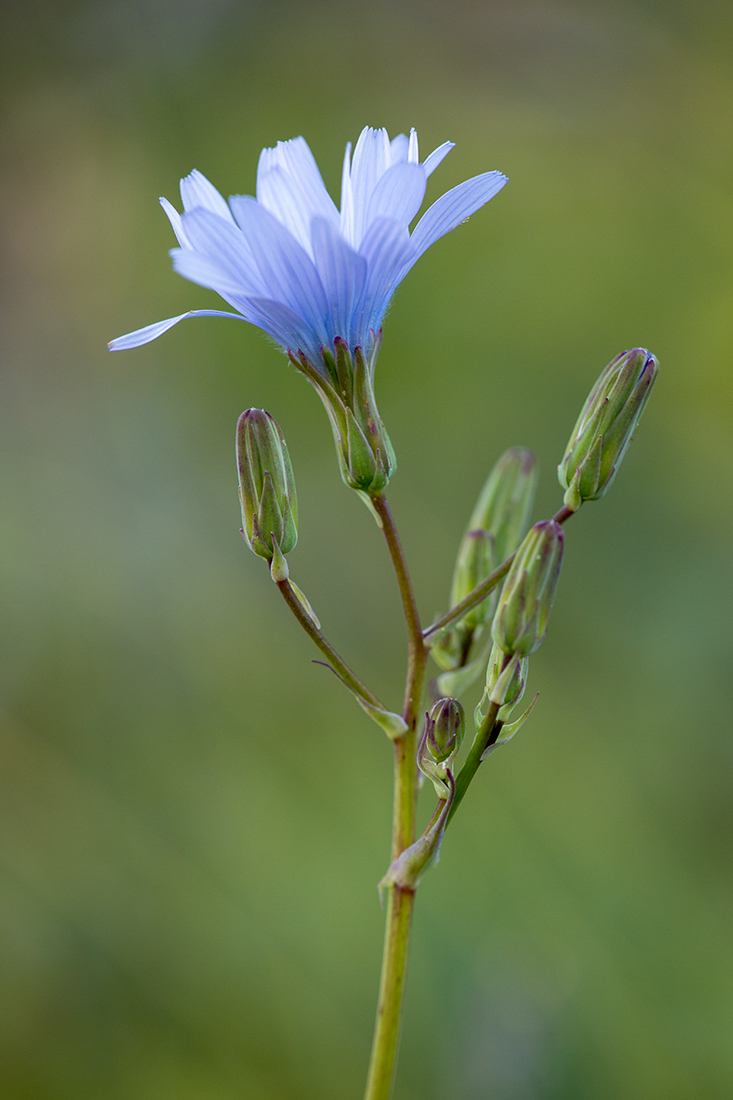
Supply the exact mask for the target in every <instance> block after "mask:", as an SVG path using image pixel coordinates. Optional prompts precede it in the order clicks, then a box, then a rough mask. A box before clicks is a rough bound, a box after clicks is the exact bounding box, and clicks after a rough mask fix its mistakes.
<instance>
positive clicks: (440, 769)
mask: <svg viewBox="0 0 733 1100" xmlns="http://www.w3.org/2000/svg"><path fill="white" fill-rule="evenodd" d="M465 728H466V718H465V714H464V712H463V707H462V706H461V704H460V703H459V702H458V700H457V699H439V700H438V701H437V703H433V705H432V707H431V708H430V711H429V713H428V714H426V715H425V726H424V729H423V732H422V736H421V738H420V744H419V745H418V750H417V763H418V767H419V768H420V771H421V772H422V773H423V775H427V776H428V777H429V778H430V779H432V781H433V785H434V787H435V790H436V792H437V794H438V797H439V798H447V797H448V794H449V786H448V784H447V782H446V777H447V772H448V768H449V767H450V765H451V763H452V762H453V760H454V759H455V757H456V755H457V754H458V750H459V749H460V747H461V744H462V742H463V734H464V731H465Z"/></svg>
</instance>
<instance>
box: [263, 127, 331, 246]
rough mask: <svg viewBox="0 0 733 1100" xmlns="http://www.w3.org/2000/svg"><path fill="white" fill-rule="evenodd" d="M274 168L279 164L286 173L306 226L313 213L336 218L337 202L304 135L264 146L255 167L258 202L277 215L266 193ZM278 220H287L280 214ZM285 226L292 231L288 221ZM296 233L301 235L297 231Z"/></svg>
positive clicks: (317, 215) (329, 218)
mask: <svg viewBox="0 0 733 1100" xmlns="http://www.w3.org/2000/svg"><path fill="white" fill-rule="evenodd" d="M275 168H281V169H282V171H283V172H284V173H285V175H286V176H288V177H289V179H290V181H291V186H292V188H293V191H294V193H295V195H296V196H297V198H298V200H299V203H300V206H301V208H302V209H303V211H304V215H305V222H306V226H310V220H311V218H313V217H320V218H327V219H328V220H329V221H332V222H334V223H337V222H338V217H339V214H338V210H337V209H336V204H335V203H334V201H333V199H332V198H331V196H330V195H329V193H328V191H327V190H326V186H325V184H324V182H323V179H322V177H321V173H320V172H319V170H318V165H317V164H316V160H315V157H314V156H313V154H312V153H311V151H310V148H309V146H308V142H307V141H306V140H305V138H302V137H296V138H293V139H292V140H291V141H279V142H278V143H277V145H276V146H275V148H274V149H263V150H262V153H261V155H260V161H259V165H258V167H257V201H258V202H261V203H262V205H263V206H264V207H265V208H266V209H268V210H269V211H270V213H272V214H274V215H275V217H276V218H280V214H279V211H278V209H277V207H276V206H271V205H270V203H269V201H268V200H269V193H268V189H267V185H266V177H267V175H268V174H269V173H270V172H271V171H272V170H273V169H275ZM280 220H281V221H283V224H287V223H286V222H284V220H283V219H282V218H281V219H280ZM288 228H289V229H291V232H292V227H291V226H289V225H288ZM296 236H298V239H300V234H296ZM306 236H307V234H306Z"/></svg>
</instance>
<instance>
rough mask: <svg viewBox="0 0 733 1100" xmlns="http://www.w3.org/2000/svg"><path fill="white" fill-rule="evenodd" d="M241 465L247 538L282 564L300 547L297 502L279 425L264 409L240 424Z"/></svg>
mask: <svg viewBox="0 0 733 1100" xmlns="http://www.w3.org/2000/svg"><path fill="white" fill-rule="evenodd" d="M237 465H238V468H239V499H240V502H241V505H242V531H243V533H244V537H245V538H246V540H247V542H248V544H249V546H250V547H251V549H252V550H253V551H254V552H255V554H259V556H260V557H261V558H266V559H267V560H268V561H271V560H272V557H273V555H276V556H277V557H278V559H279V558H280V557H282V555H283V554H288V553H289V552H290V551H291V550H292V549H293V547H294V546H295V544H296V542H297V541H298V501H297V498H296V494H295V479H294V478H293V468H292V466H291V464H290V456H289V454H288V448H287V444H286V443H285V440H284V439H283V434H282V432H281V430H280V425H279V424H278V423H277V421H276V420H274V419H273V417H271V416H270V414H269V413H266V412H264V410H262V409H248V410H247V411H246V412H243V413H242V415H241V416H240V418H239V420H238V422H237Z"/></svg>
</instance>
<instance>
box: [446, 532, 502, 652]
mask: <svg viewBox="0 0 733 1100" xmlns="http://www.w3.org/2000/svg"><path fill="white" fill-rule="evenodd" d="M497 565H499V559H498V557H497V553H496V540H495V538H494V536H493V535H492V533H491V532H490V531H486V530H484V528H481V527H479V528H476V529H475V530H469V531H467V532H466V534H465V535H464V536H463V539H462V541H461V545H460V547H459V550H458V557H457V559H456V567H455V570H454V572H453V584H452V585H451V590H450V602H451V606H452V607H455V605H456V604H457V603H460V602H461V600H462V599H464V598H465V597H466V596H467V595H468V593H469V592H470V591H471V589H473V588H475V587H476V585H477V584H480V583H481V581H483V580H486V578H487V577H488V575H489V573H491V572H492V571H493V570H494V569H495V568H496V567H497ZM492 595H493V593H492ZM495 606H496V603H495V600H493V599H492V598H491V596H489V597H488V599H486V600H484V601H483V603H480V604H479V605H478V607H474V608H473V609H472V610H471V611H469V613H468V614H467V615H466V617H465V618H464V619H463V623H464V624H465V626H466V627H467V628H468V629H469V630H475V629H476V627H477V626H479V625H480V624H481V623H486V622H490V620H491V616H492V615H493V613H494V607H495Z"/></svg>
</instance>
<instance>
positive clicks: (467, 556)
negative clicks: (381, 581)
mask: <svg viewBox="0 0 733 1100" xmlns="http://www.w3.org/2000/svg"><path fill="white" fill-rule="evenodd" d="M451 148H452V144H451V143H450V142H446V143H445V144H443V145H441V146H440V147H439V148H438V149H436V150H435V152H433V153H431V154H430V156H429V157H427V159H426V160H425V161H423V162H422V163H421V162H420V158H419V154H418V145H417V135H416V134H415V132H414V130H413V131H412V132H411V134H410V136H409V137H406V136H405V135H404V134H401V135H399V136H398V137H396V138H394V139H393V140H392V141H390V140H389V138H388V135H387V133H386V131H385V130H372V129H369V128H367V129H365V130H364V131H363V132H362V134H361V136H360V138H359V140H358V142H357V144H356V147H355V149H354V154H353V157H352V156H351V150H350V147H349V146H347V150H346V157H345V161H344V168H343V176H342V187H341V209H340V210H338V209H337V208H336V205H335V203H334V202H333V201H332V199H331V198H330V196H329V194H328V192H327V191H326V188H325V186H324V184H323V181H322V179H321V176H320V173H319V171H318V168H317V166H316V163H315V160H314V159H313V156H312V155H311V152H310V150H309V148H308V146H307V145H306V143H305V141H304V140H303V138H295V139H294V140H293V141H288V142H284V143H279V144H278V145H277V146H275V148H273V149H265V150H263V152H262V155H261V157H260V164H259V169H258V174H257V195H256V198H255V197H252V196H235V197H233V198H231V199H230V200H229V202H228V203H227V202H226V201H225V200H224V199H223V198H222V196H221V195H220V194H219V192H218V191H216V189H215V188H214V187H213V186H212V185H211V184H210V183H209V182H208V180H206V179H205V177H204V176H202V175H201V174H200V173H198V172H193V173H191V175H190V176H187V177H186V179H184V180H182V181H181V198H182V200H183V207H184V211H183V214H182V215H181V214H179V213H178V212H177V211H176V210H175V209H174V208H173V207H172V206H171V204H170V203H168V202H167V200H165V199H163V200H161V202H162V203H163V206H164V208H165V210H166V213H167V214H168V217H169V218H170V220H171V224H172V226H173V229H174V232H175V234H176V236H177V238H178V243H179V247H178V248H175V249H173V251H172V253H171V255H172V257H173V264H174V267H175V269H176V270H177V271H178V272H180V274H182V275H184V276H185V277H186V278H188V279H190V280H192V281H193V282H196V283H200V284H201V285H203V286H206V287H209V288H211V289H213V290H216V291H217V292H218V293H219V294H220V295H221V296H222V297H223V298H224V299H225V300H226V301H227V302H228V303H229V305H230V306H232V308H233V309H234V310H236V312H235V313H229V312H223V311H219V310H193V311H191V312H189V313H184V314H181V315H180V316H178V317H172V318H170V319H169V320H167V321H160V322H158V323H157V324H154V325H149V326H148V327H147V328H144V329H140V330H138V331H137V332H133V333H131V334H130V335H128V336H123V337H120V338H119V339H118V340H113V341H112V343H111V344H110V347H111V348H112V350H120V349H123V348H133V347H137V346H138V345H140V344H144V343H147V342H148V341H150V340H153V339H155V338H156V337H157V336H160V335H161V334H162V333H163V332H165V331H166V330H167V329H169V328H171V327H172V326H173V325H175V324H177V322H178V321H181V320H183V319H184V318H185V317H192V316H224V317H236V318H239V319H241V320H246V321H249V322H251V323H252V324H254V325H257V326H259V327H260V328H262V329H263V330H264V331H265V332H266V333H267V334H268V335H269V336H271V337H272V338H273V339H274V340H275V341H276V342H277V343H278V344H279V345H280V346H281V347H282V348H283V349H284V350H285V351H286V352H287V354H288V356H289V358H290V360H291V361H292V362H293V363H294V365H295V366H296V367H297V368H298V370H300V371H302V373H303V374H304V375H305V376H306V377H307V378H308V379H309V381H310V382H311V383H312V384H313V386H314V387H315V388H316V390H317V391H318V393H319V395H320V397H321V399H322V401H323V403H324V405H325V407H326V410H327V412H328V415H329V419H330V422H331V426H332V429H333V433H334V438H335V440H336V446H337V453H338V460H339V467H340V470H341V475H342V477H343V479H344V481H345V482H346V484H347V485H349V486H351V487H352V488H353V489H355V490H356V491H357V492H358V493H359V494H360V495H361V497H362V498H363V499H364V500H365V501H366V503H368V505H369V507H370V508H371V509H372V511H373V513H374V514H375V516H376V518H377V520H378V522H379V524H380V526H381V527H382V529H383V532H384V536H385V539H386V543H387V547H388V550H389V553H390V556H391V558H392V562H393V565H394V569H395V573H396V577H397V582H398V586H399V592H400V596H401V600H402V606H403V611H404V615H405V621H406V625H407V635H408V651H407V674H406V680H405V691H404V698H403V704H402V709H401V711H399V712H398V711H397V710H390V709H389V707H387V706H385V705H384V704H383V703H382V702H381V700H380V699H379V698H378V697H377V696H376V695H375V694H374V692H372V691H371V690H370V688H368V687H367V686H366V685H365V684H364V682H363V681H362V680H361V679H360V678H359V677H358V676H357V675H356V674H355V673H354V672H353V671H352V669H351V668H350V667H349V666H348V665H347V664H346V662H345V661H344V660H343V658H342V657H341V656H340V655H339V654H338V653H337V651H336V650H335V649H334V647H333V646H332V645H331V643H330V642H329V641H328V639H327V637H326V636H325V634H324V632H323V630H322V628H321V624H320V622H319V620H318V617H317V616H316V613H315V611H314V610H313V608H312V607H311V605H310V603H309V602H308V600H307V598H306V596H305V595H304V594H303V592H301V590H300V589H299V588H298V587H297V585H295V583H294V582H293V581H292V580H291V579H290V570H289V564H288V561H287V559H286V555H287V554H289V553H290V552H291V551H292V550H293V549H294V548H295V545H296V542H297V537H298V531H297V522H298V510H297V499H296V491H295V478H294V475H293V469H292V465H291V460H290V457H289V454H288V449H287V446H286V444H285V439H284V436H283V433H282V431H281V429H280V426H279V425H278V424H277V422H276V421H275V420H274V418H273V417H272V416H270V414H269V413H266V412H264V411H263V410H259V409H249V410H247V411H246V412H245V413H243V414H242V416H241V417H240V420H239V423H238V427H237V461H238V474H239V487H240V498H241V504H242V525H243V531H242V533H243V535H244V537H245V540H246V542H247V544H248V545H249V547H250V548H251V549H252V550H253V552H254V553H255V554H256V555H257V556H258V557H260V558H261V559H263V560H264V561H266V562H267V566H268V568H269V570H270V575H271V577H272V579H273V581H274V582H275V583H276V585H277V587H278V588H279V590H280V592H281V594H282V596H283V598H284V599H285V601H286V603H287V604H288V606H289V608H290V610H291V611H292V612H293V614H294V616H295V618H296V619H297V620H298V622H299V623H300V625H301V626H302V627H303V629H304V630H305V631H306V633H307V634H308V635H309V637H310V638H311V639H312V640H313V642H314V643H315V645H316V646H318V648H319V650H320V652H321V653H322V654H323V656H324V657H325V659H326V663H327V664H328V666H329V667H330V668H331V669H332V671H333V672H334V673H335V674H336V675H337V676H338V678H339V679H340V680H341V681H342V683H343V684H344V685H345V686H346V687H347V688H348V689H349V691H351V692H352V694H353V695H354V697H355V698H356V699H357V701H358V702H359V704H360V705H361V706H362V707H363V709H364V710H365V711H366V713H367V714H368V715H369V716H370V717H371V718H373V719H374V721H375V722H377V724H378V725H379V726H380V727H381V728H382V729H383V730H384V732H385V733H386V734H387V735H388V737H389V738H390V741H391V743H392V746H393V752H394V779H395V797H394V815H393V829H392V852H391V860H390V863H389V866H388V869H387V872H386V874H385V876H384V877H383V879H382V880H381V883H380V884H379V885H380V893H381V892H386V895H387V921H386V935H385V945H384V955H383V961H382V979H381V984H380V992H379V1007H378V1012H377V1023H376V1028H375V1034H374V1041H373V1046H372V1057H371V1062H370V1068H369V1076H368V1081H367V1087H366V1094H365V1095H366V1100H388V1097H389V1095H390V1091H391V1084H392V1080H393V1075H394V1067H395V1057H396V1049H397V1037H398V1031H399V1022H400V1016H401V1010H402V995H403V991H404V984H405V972H406V963H407V948H408V941H409V932H410V925H411V918H412V910H413V905H414V899H415V892H416V889H417V886H418V883H419V880H420V877H421V875H422V874H423V873H424V872H425V871H426V870H428V869H429V868H430V867H431V866H433V865H434V864H435V863H437V860H438V856H439V853H440V847H441V844H442V841H443V838H444V835H445V831H446V828H447V827H448V825H449V824H450V821H451V819H452V817H453V815H454V814H455V812H456V810H457V809H458V806H459V805H460V803H461V801H462V799H463V797H464V796H465V794H466V791H467V789H468V787H469V785H470V783H471V782H472V780H473V779H474V777H475V775H476V772H477V771H478V768H479V766H480V764H481V763H482V761H484V760H486V759H487V758H488V757H490V756H491V755H492V754H493V753H494V752H495V751H496V749H498V748H499V746H501V745H505V744H506V743H507V742H508V741H509V740H510V739H511V738H512V737H513V736H514V734H515V733H516V732H517V731H518V729H519V728H520V727H521V725H522V724H523V723H524V722H525V721H526V719H527V717H528V715H529V713H530V711H531V710H532V708H533V707H534V703H535V702H536V696H535V700H533V702H532V703H531V704H530V706H529V707H528V709H527V710H526V711H525V712H524V714H522V715H521V716H520V717H519V718H516V719H514V718H513V717H512V711H513V710H514V708H515V707H517V706H518V704H519V702H520V700H521V699H522V696H523V695H524V692H525V688H526V685H527V678H528V675H529V658H530V655H531V654H532V653H534V652H535V650H536V649H537V648H538V647H539V646H540V644H541V643H542V641H543V639H544V637H545V633H546V630H547V625H548V619H549V615H550V609H551V607H552V603H553V600H554V596H555V591H556V588H557V582H558V578H559V573H560V567H561V561H562V551H563V545H564V535H563V530H562V525H563V524H564V523H565V522H566V521H567V520H568V519H569V518H570V516H572V515H573V514H574V513H575V511H577V509H578V508H579V507H580V504H581V503H582V502H583V501H584V500H594V499H599V498H600V497H601V496H602V495H603V494H604V493H605V492H606V490H607V489H608V487H609V486H610V484H611V481H612V479H613V477H614V476H615V474H616V471H617V469H618V466H619V464H620V462H621V460H622V458H623V456H624V453H625V451H626V448H627V446H628V443H629V440H630V438H631V434H632V432H633V430H634V429H635V427H636V425H637V423H638V420H639V417H640V416H641V413H642V411H643V408H644V407H645V405H646V401H647V400H648V397H649V394H650V392H651V388H652V386H653V384H654V382H655V379H656V374H657V364H656V360H654V357H653V356H650V355H649V353H648V352H646V351H644V350H643V349H634V350H633V351H632V352H627V353H624V355H623V356H621V357H617V359H616V360H614V361H613V362H612V363H611V364H610V365H609V367H607V368H606V370H605V371H604V372H603V373H602V375H601V378H600V379H599V381H598V383H597V384H596V386H595V387H594V389H593V391H592V392H591V396H590V398H589V399H588V402H586V405H585V407H584V409H583V412H582V413H581V417H580V419H579V421H578V424H577V425H576V428H575V430H574V433H573V436H572V437H571V440H570V443H569V445H568V449H567V452H566V454H565V457H564V459H563V461H562V463H561V467H560V479H561V483H562V486H563V489H564V490H566V492H565V501H564V504H563V506H562V507H561V508H560V509H559V510H558V512H557V513H556V514H555V515H554V516H553V517H552V518H551V519H549V520H545V521H541V522H540V523H536V524H535V525H534V526H533V527H532V528H531V529H530V530H529V531H528V530H527V528H528V527H529V523H530V516H531V511H532V506H533V501H534V493H535V488H536V483H537V463H536V460H535V458H534V456H533V455H532V454H531V452H529V451H527V450H525V449H524V448H512V449H511V450H509V451H507V452H505V454H504V455H502V456H501V457H500V458H499V460H498V461H497V463H496V465H495V467H494V469H493V470H492V471H491V473H490V475H489V478H488V481H487V482H486V484H485V486H484V489H483V490H482V492H481V494H480V495H479V498H478V501H477V503H476V506H475V507H474V509H473V512H472V513H471V517H470V520H469V524H468V528H467V529H466V532H465V533H464V536H463V539H462V541H461V544H460V547H459V551H458V557H457V561H456V565H455V569H454V573H453V584H452V588H451V603H452V604H453V606H452V607H450V609H449V610H448V611H447V612H446V613H445V614H444V615H442V616H441V617H440V618H439V619H437V620H436V621H435V622H434V623H433V624H432V625H431V626H428V627H423V625H422V623H421V621H420V616H419V614H418V609H417V603H416V600H415V596H414V593H413V589H412V583H411V580H410V576H409V572H408V569H407V564H406V561H405V556H404V554H403V551H402V547H401V545H400V540H399V538H398V535H397V530H396V527H395V523H394V520H393V517H392V514H391V511H390V509H389V506H388V504H387V500H386V498H385V495H384V489H385V487H386V485H387V483H388V482H389V479H390V477H391V476H392V474H393V473H394V469H395V458H394V452H393V450H392V445H391V443H390V441H389V437H388V435H387V432H386V430H385V428H384V425H383V424H382V421H381V419H380V417H379V413H378V411H377V407H376V402H375V399H374V388H373V384H374V366H375V361H376V357H377V354H378V351H379V346H380V342H381V332H382V321H383V319H384V315H385V312H386V309H387V307H388V305H389V302H390V299H391V297H392V295H393V293H394V290H395V288H396V287H397V286H398V284H399V283H400V281H401V280H402V279H403V278H404V276H405V275H406V274H407V272H408V271H409V269H410V268H411V267H412V265H413V264H414V263H415V261H416V260H417V259H418V258H419V257H420V255H421V254H422V253H423V252H424V251H425V250H426V249H427V248H428V247H429V246H430V245H431V244H432V243H433V242H434V241H436V240H438V238H439V237H441V236H443V235H444V234H445V233H448V232H449V231H450V230H451V229H454V228H455V227H456V226H457V225H458V224H459V222H462V221H464V220H465V219H466V218H467V217H469V216H470V215H471V214H472V213H474V212H475V211H476V210H478V209H479V207H481V206H482V205H483V204H484V203H486V202H487V201H488V200H489V199H490V198H492V196H493V195H495V194H496V193H497V191H499V190H500V189H501V188H502V187H503V186H504V184H505V182H506V179H505V177H504V176H503V175H501V173H500V172H486V173H483V174H482V175H480V176H476V177H474V178H473V179H470V180H467V181H466V182H465V183H462V184H460V185H459V186H458V187H455V188H453V190H452V191H448V192H447V193H446V194H444V195H443V196H442V197H441V198H439V199H438V200H437V202H435V203H434V204H433V205H432V206H431V207H429V209H428V210H427V212H426V213H425V214H423V216H422V218H421V219H420V220H419V221H418V222H417V225H416V226H415V228H414V229H413V230H412V232H410V225H411V223H412V222H413V220H414V219H415V217H416V216H417V214H418V211H419V208H420V206H421V204H422V201H423V197H424V194H425V185H426V181H427V178H428V176H429V175H430V174H431V172H432V171H433V170H434V169H435V168H436V167H437V166H438V164H439V163H440V161H441V160H442V159H443V158H444V156H445V155H446V154H447V153H448V152H449V151H450V149H451ZM505 579H506V583H505V584H504V587H503V591H501V593H500V589H501V586H502V583H503V582H504V581H505ZM497 597H498V601H497ZM431 650H432V653H433V655H434V657H435V660H436V665H438V666H439V669H438V672H439V674H438V676H437V680H436V681H435V682H433V683H432V684H431V685H430V687H429V689H428V690H429V694H430V696H431V698H430V699H428V700H427V701H426V702H425V703H424V702H423V700H424V697H425V695H426V685H425V679H426V676H425V673H426V666H427V660H428V656H429V653H430V651H431ZM479 677H483V680H484V683H485V687H484V689H483V694H482V696H481V698H480V700H479V701H478V703H477V705H476V706H475V710H474V727H475V730H474V735H473V738H472V741H471V744H470V746H469V748H468V751H467V752H466V755H465V757H464V759H463V762H462V764H460V754H461V745H462V741H463V735H464V729H465V714H464V711H463V707H462V705H461V703H460V702H458V700H457V698H456V697H455V696H457V695H458V694H460V693H463V692H466V691H467V690H468V689H469V688H470V687H471V685H472V684H473V683H474V682H475V681H476V680H477V679H479ZM431 702H432V704H433V705H432V706H431V705H430V704H431ZM424 708H425V709H424ZM421 713H422V714H424V715H425V724H424V727H423V729H422V733H421V736H420V739H419V742H418V738H417V725H418V716H419V715H420V714H421ZM421 776H424V777H426V778H427V779H429V780H430V781H431V782H432V784H433V786H434V788H435V793H436V795H437V796H438V799H437V805H436V807H435V810H434V812H433V814H432V816H431V818H430V819H429V821H428V822H427V824H426V825H425V827H424V828H423V829H422V830H418V829H417V828H416V794H417V789H418V786H419V781H420V778H421Z"/></svg>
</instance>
